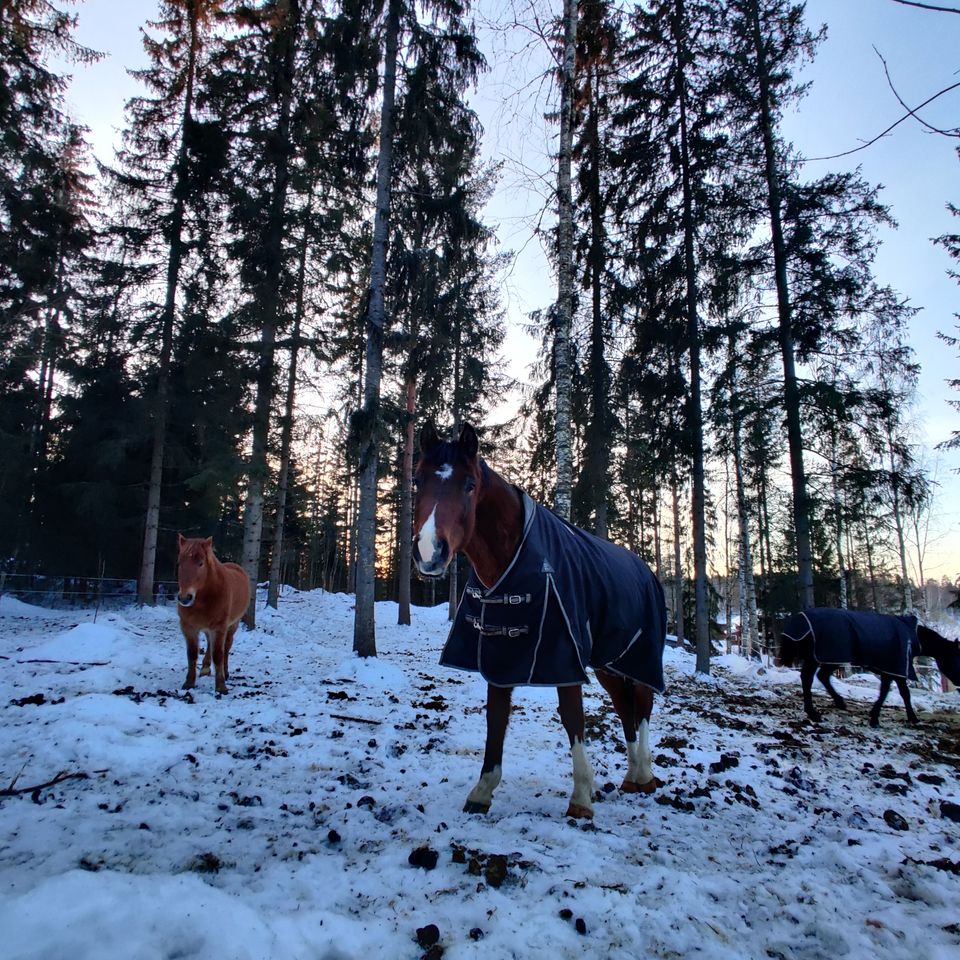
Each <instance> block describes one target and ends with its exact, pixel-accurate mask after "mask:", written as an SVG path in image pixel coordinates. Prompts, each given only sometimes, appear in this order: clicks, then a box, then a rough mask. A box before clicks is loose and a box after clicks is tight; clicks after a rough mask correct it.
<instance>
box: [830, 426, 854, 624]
mask: <svg viewBox="0 0 960 960" xmlns="http://www.w3.org/2000/svg"><path fill="white" fill-rule="evenodd" d="M830 441H831V442H830V446H831V449H830V483H831V486H832V488H833V489H832V492H833V516H834V536H835V538H836V540H835V543H836V551H837V572H838V574H839V580H840V583H839V588H840V609H841V610H846V609H847V608H848V607H849V606H850V602H849V600H848V598H847V567H846V562H845V561H844V551H843V506H842V503H841V499H840V483H839V480H838V476H839V472H840V471H839V467H838V465H837V438H836V436H835V435H831V438H830Z"/></svg>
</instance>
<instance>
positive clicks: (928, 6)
mask: <svg viewBox="0 0 960 960" xmlns="http://www.w3.org/2000/svg"><path fill="white" fill-rule="evenodd" d="M893 2H894V3H902V4H903V5H904V6H905V7H920V9H921V10H935V11H936V12H937V13H960V10H958V9H957V8H956V7H938V6H936V5H934V4H932V3H918V2H917V0H893Z"/></svg>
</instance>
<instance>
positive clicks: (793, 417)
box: [750, 0, 814, 607]
mask: <svg viewBox="0 0 960 960" xmlns="http://www.w3.org/2000/svg"><path fill="white" fill-rule="evenodd" d="M750 6H751V13H752V16H753V39H754V47H755V52H756V56H757V81H758V83H759V89H760V103H759V106H760V132H761V135H762V139H763V152H764V160H765V175H766V184H767V205H768V210H769V215H770V235H771V238H772V240H773V263H774V279H775V281H776V287H777V305H778V315H779V328H780V352H781V355H782V357H783V393H784V407H785V412H786V418H787V445H788V447H789V450H790V476H791V479H792V484H793V523H794V533H795V536H796V541H797V569H798V586H799V593H800V603H801V605H802V606H803V607H812V606H813V605H814V595H813V557H812V551H811V548H810V512H809V508H808V498H807V478H806V471H805V468H804V464H803V431H802V428H801V424H800V388H799V385H798V383H797V372H796V359H795V355H794V345H793V325H792V313H791V306H790V289H789V285H788V283H787V251H786V244H785V242H784V238H783V223H782V219H781V208H782V205H781V199H780V179H779V173H778V171H777V156H776V148H775V144H774V137H773V111H772V104H771V102H770V101H771V95H770V77H769V74H768V71H767V57H766V52H765V50H764V44H763V35H762V31H761V27H760V9H759V6H758V4H757V0H752V3H751V5H750Z"/></svg>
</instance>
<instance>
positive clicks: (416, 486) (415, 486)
mask: <svg viewBox="0 0 960 960" xmlns="http://www.w3.org/2000/svg"><path fill="white" fill-rule="evenodd" d="M410 486H412V487H413V489H414V490H419V489H420V481H419V480H418V479H417V478H416V477H414V478H413V479H412V480H411V481H410Z"/></svg>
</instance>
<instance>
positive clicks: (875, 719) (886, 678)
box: [870, 673, 912, 727]
mask: <svg viewBox="0 0 960 960" xmlns="http://www.w3.org/2000/svg"><path fill="white" fill-rule="evenodd" d="M892 680H893V677H892V676H891V675H890V674H889V673H881V674H880V695H879V696H878V697H877V702H876V703H875V704H874V705H873V706H872V707H871V708H870V726H871V727H879V726H880V708H881V707H882V706H883V702H884V700H886V699H887V694H888V693H889V692H890V683H891V681H892ZM911 709H912V708H911Z"/></svg>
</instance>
